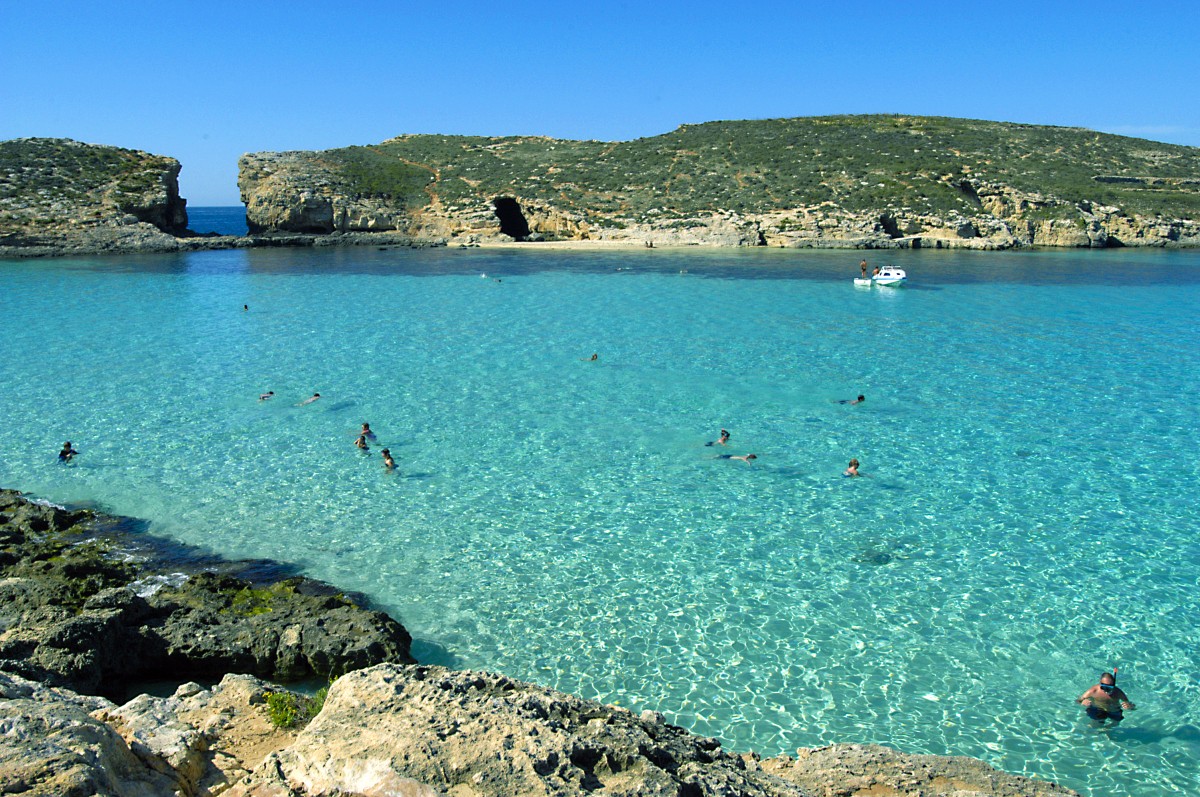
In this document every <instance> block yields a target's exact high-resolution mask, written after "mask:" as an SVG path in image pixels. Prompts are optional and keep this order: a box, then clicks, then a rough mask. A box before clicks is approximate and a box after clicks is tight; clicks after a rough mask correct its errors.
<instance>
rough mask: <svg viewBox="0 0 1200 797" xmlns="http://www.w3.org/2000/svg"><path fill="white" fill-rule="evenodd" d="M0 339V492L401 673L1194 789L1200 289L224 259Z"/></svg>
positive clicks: (714, 267)
mask: <svg viewBox="0 0 1200 797" xmlns="http://www.w3.org/2000/svg"><path fill="white" fill-rule="evenodd" d="M201 210H204V209H201V208H193V209H191V210H190V213H191V214H192V226H193V229H197V230H199V229H201V227H202V226H203V225H204V224H205V223H206V222H203V221H201V215H202V214H201V213H200V211H201ZM236 210H237V211H238V213H239V214H240V212H241V209H240V208H238V209H236ZM218 215H219V214H218ZM213 223H214V224H215V222H213ZM864 255H865V256H866V257H867V259H868V260H869V261H870V262H871V263H872V264H875V263H885V262H889V261H890V262H893V263H895V264H896V265H899V266H902V267H904V268H906V269H907V270H908V273H909V278H910V284H909V285H908V286H907V287H904V288H901V289H883V288H856V287H855V286H854V285H853V284H852V277H854V276H857V273H858V261H859V260H860V259H861V257H863V256H864ZM0 304H2V309H3V312H0V383H2V384H3V386H4V393H3V395H4V401H2V402H0V451H2V452H3V457H0V485H2V486H9V487H15V488H18V489H22V490H26V491H29V492H32V493H34V494H35V495H38V496H42V497H45V498H48V499H51V500H54V501H58V502H64V503H66V502H97V503H99V504H100V505H101V506H103V507H104V508H106V509H108V510H109V511H111V512H114V513H119V514H124V515H132V516H137V517H141V518H146V519H149V520H150V521H151V522H152V529H153V530H154V531H155V532H158V533H160V534H164V535H167V536H170V537H173V538H175V539H178V540H181V541H185V542H188V543H194V544H198V545H201V546H205V547H207V548H209V549H212V550H214V551H219V552H221V553H224V554H226V555H228V556H231V557H268V558H274V559H279V560H283V561H287V562H293V563H296V564H299V565H301V566H302V567H303V568H304V569H305V571H306V572H307V573H309V574H310V575H312V576H314V577H316V578H321V579H325V580H327V581H330V582H332V583H334V584H337V585H339V586H340V587H342V588H345V589H348V590H359V591H361V592H364V593H366V594H367V595H369V596H370V597H371V598H372V599H373V600H374V601H376V602H377V604H378V605H379V607H380V608H383V609H385V610H387V611H388V612H390V613H392V614H393V615H394V616H396V617H397V618H398V619H399V620H401V621H402V622H403V623H404V624H405V625H406V626H407V627H408V628H409V629H410V631H411V632H412V633H413V635H414V637H415V638H416V640H417V642H416V645H415V653H416V655H417V656H418V658H420V659H422V660H423V661H426V662H434V663H444V664H448V665H451V666H455V667H469V668H479V669H489V670H494V671H499V672H503V673H506V674H508V675H511V676H513V677H517V678H521V679H526V680H530V681H534V682H537V683H540V684H544V685H547V686H552V687H556V688H559V689H563V690H567V691H570V692H574V693H577V694H580V695H582V696H584V697H588V698H596V699H599V700H602V701H605V702H611V703H619V704H620V705H623V706H627V707H629V708H631V709H634V710H635V711H636V710H641V709H644V708H652V709H655V710H659V711H662V712H663V713H664V714H666V716H667V717H668V719H669V720H670V721H671V722H674V723H677V724H680V725H682V726H684V727H686V728H688V729H689V730H692V731H694V732H695V733H698V734H704V735H715V736H717V737H719V738H721V739H723V740H724V741H725V743H726V746H727V747H729V748H732V749H734V750H738V751H744V750H750V749H753V750H756V751H758V752H760V753H763V754H765V755H772V754H778V753H785V752H786V753H793V752H794V751H795V749H796V748H797V747H799V746H814V745H821V744H825V743H830V742H835V741H841V742H878V743H883V744H888V745H892V746H894V747H897V748H899V749H901V750H905V751H909V752H914V753H937V754H951V755H970V756H976V757H978V758H981V759H984V760H985V761H988V762H989V763H991V764H994V765H995V766H997V767H1000V768H1002V769H1005V770H1008V771H1010V772H1015V773H1021V774H1025V775H1032V776H1037V777H1041V778H1047V779H1051V780H1056V781H1058V782H1060V783H1062V784H1064V785H1066V786H1069V787H1071V788H1074V789H1077V790H1079V791H1081V792H1083V793H1084V794H1087V795H1097V796H1099V795H1108V796H1111V797H1118V796H1123V795H1134V796H1136V797H1149V796H1150V795H1162V794H1190V795H1196V794H1200V774H1198V767H1197V761H1200V727H1198V723H1197V720H1196V719H1195V717H1194V714H1195V711H1196V709H1197V706H1200V600H1198V599H1197V598H1198V595H1200V592H1198V590H1200V522H1198V521H1200V501H1198V500H1197V496H1200V446H1198V445H1197V439H1198V434H1197V429H1200V388H1198V385H1197V374H1200V347H1198V346H1197V340H1198V339H1200V252H1194V251H1138V250H1109V251H1097V252H1077V251H1062V252H1059V251H1053V252H1048V251H1026V252H1011V253H994V252H993V253H971V252H921V251H918V252H886V253H885V252H865V253H864V252H844V251H843V252H805V251H784V250H759V249H754V250H738V251H728V250H724V251H700V250H695V251H692V250H689V251H670V250H661V251H660V250H631V251H625V252H602V253H594V252H575V251H557V252H556V251H552V250H541V251H539V250H537V249H536V245H531V246H530V247H529V248H528V249H519V250H497V251H486V250H457V249H440V250H420V251H407V250H394V249H389V250H387V251H379V250H377V249H375V248H368V247H364V248H353V249H349V248H348V249H318V250H313V249H294V250H283V249H254V250H237V251H220V252H198V253H191V254H179V255H155V256H129V257H104V258H100V257H97V258H75V259H57V260H30V261H0ZM243 305H248V306H249V310H243V309H242V307H243ZM593 352H595V353H597V354H598V355H599V356H598V359H597V360H596V361H595V362H591V361H588V358H590V357H591V355H592V354H593ZM268 390H273V391H275V397H274V398H273V399H271V400H269V401H259V399H258V397H259V394H260V393H263V392H265V391H268ZM314 392H320V393H321V399H320V400H319V401H318V402H316V403H313V404H310V405H308V406H304V407H300V406H296V404H297V403H298V402H300V401H301V400H302V399H303V398H305V397H307V396H310V395H312V394H313V393H314ZM859 393H863V394H865V395H866V397H867V400H866V402H865V403H863V404H861V405H858V406H850V405H847V404H843V403H839V401H840V400H844V399H849V398H851V397H853V396H855V395H857V394H859ZM364 421H365V422H369V423H370V424H371V427H372V428H373V429H374V430H375V431H376V432H377V434H378V436H379V437H378V440H377V441H375V442H373V443H372V451H371V453H370V454H369V455H364V454H362V453H361V452H359V451H357V450H356V449H355V448H354V445H353V442H354V438H355V432H356V430H357V429H358V428H359V426H360V425H361V424H362V423H363V422H364ZM722 428H725V429H728V430H729V431H730V432H731V434H732V438H731V440H730V444H729V446H728V447H727V448H721V447H714V446H706V445H705V443H706V442H707V441H712V440H715V439H716V437H717V435H718V433H719V431H720V430H721V429H722ZM64 440H71V441H72V442H73V443H74V444H75V446H76V448H78V449H79V450H80V451H81V452H82V455H81V456H80V457H79V458H78V460H77V461H76V462H75V463H74V464H72V465H69V466H62V465H60V464H59V463H58V462H57V461H56V459H55V454H56V452H57V451H58V449H59V447H60V446H61V445H62V442H63V441H64ZM382 447H388V448H390V449H391V451H392V452H393V453H394V454H395V455H396V458H397V461H398V469H397V471H396V472H394V473H388V472H386V471H385V470H384V469H383V468H382V467H381V460H380V455H379V449H380V448H382ZM748 453H755V454H757V455H758V459H757V460H756V461H754V462H753V463H750V464H747V463H743V462H740V461H735V460H727V459H719V458H716V456H717V455H718V454H748ZM851 457H856V458H858V459H859V460H861V462H862V471H863V473H865V474H867V476H868V478H861V479H848V478H843V477H842V475H841V474H842V470H843V469H844V468H845V467H846V463H847V461H848V460H849V459H850V458H851ZM1112 666H1118V667H1120V681H1119V682H1120V684H1121V686H1122V687H1123V688H1124V689H1125V690H1126V691H1127V692H1128V693H1129V695H1130V696H1131V697H1132V699H1133V700H1134V701H1135V702H1136V703H1137V704H1138V706H1139V708H1138V710H1137V711H1134V712H1131V713H1129V714H1128V718H1127V719H1126V720H1125V722H1124V723H1123V724H1122V725H1120V726H1119V727H1117V728H1115V729H1112V730H1105V731H1097V730H1095V729H1093V728H1091V727H1089V724H1088V722H1087V721H1086V720H1085V719H1084V718H1083V717H1082V712H1081V710H1080V708H1079V707H1078V706H1077V705H1076V704H1075V703H1074V702H1073V700H1074V698H1075V697H1076V696H1077V695H1079V694H1080V693H1082V692H1083V691H1084V689H1086V688H1087V687H1088V686H1090V685H1091V684H1093V683H1095V682H1096V679H1097V676H1098V675H1099V674H1100V672H1101V671H1102V670H1105V669H1107V668H1110V667H1112Z"/></svg>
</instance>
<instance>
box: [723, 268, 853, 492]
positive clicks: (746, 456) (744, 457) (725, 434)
mask: <svg viewBox="0 0 1200 797" xmlns="http://www.w3.org/2000/svg"><path fill="white" fill-rule="evenodd" d="M863 262H864V263H865V262H866V261H865V260H864V261H863ZM866 400H867V397H866V396H864V395H862V394H861V393H860V394H859V395H858V398H855V399H842V400H841V401H839V402H838V404H862V403H863V402H864V401H866ZM728 444H729V430H728V429H722V430H721V434H720V436H719V437H717V439H716V440H711V441H709V442H707V443H705V444H704V445H706V446H723V445H728ZM714 459H739V460H741V461H742V462H745V463H747V464H749V463H750V461H751V460H755V459H758V455H757V454H718V455H717V456H716V457H714ZM858 467H859V462H858V460H857V459H852V460H850V463H849V464H848V465H847V466H846V470H845V471H843V472H842V475H843V476H850V477H854V476H866V475H867V474H865V473H859V472H858Z"/></svg>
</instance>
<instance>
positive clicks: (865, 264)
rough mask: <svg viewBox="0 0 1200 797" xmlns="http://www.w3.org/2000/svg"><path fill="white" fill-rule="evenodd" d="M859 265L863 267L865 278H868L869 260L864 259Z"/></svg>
mask: <svg viewBox="0 0 1200 797" xmlns="http://www.w3.org/2000/svg"><path fill="white" fill-rule="evenodd" d="M858 267H859V268H860V269H862V274H863V279H866V278H867V261H866V260H864V261H863V262H861V263H859V264H858Z"/></svg>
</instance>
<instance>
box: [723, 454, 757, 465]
mask: <svg viewBox="0 0 1200 797" xmlns="http://www.w3.org/2000/svg"><path fill="white" fill-rule="evenodd" d="M717 459H740V460H741V461H742V462H745V463H747V464H749V463H750V460H752V459H758V454H742V455H740V456H739V455H737V454H718V455H717Z"/></svg>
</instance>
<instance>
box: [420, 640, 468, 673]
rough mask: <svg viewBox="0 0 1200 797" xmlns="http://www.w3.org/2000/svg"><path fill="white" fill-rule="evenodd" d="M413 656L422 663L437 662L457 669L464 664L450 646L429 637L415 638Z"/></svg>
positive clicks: (441, 665) (442, 665) (438, 664)
mask: <svg viewBox="0 0 1200 797" xmlns="http://www.w3.org/2000/svg"><path fill="white" fill-rule="evenodd" d="M410 650H411V652H412V656H413V658H414V659H416V660H417V661H419V662H421V663H422V664H435V665H437V666H439V667H448V668H449V669H452V670H456V669H458V668H459V667H460V666H462V659H460V658H459V657H458V656H455V655H454V654H453V653H451V652H450V650H449V649H448V648H446V647H445V646H444V645H441V644H439V643H437V642H433V641H432V640H428V639H414V640H413V641H412V645H411V646H410Z"/></svg>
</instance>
